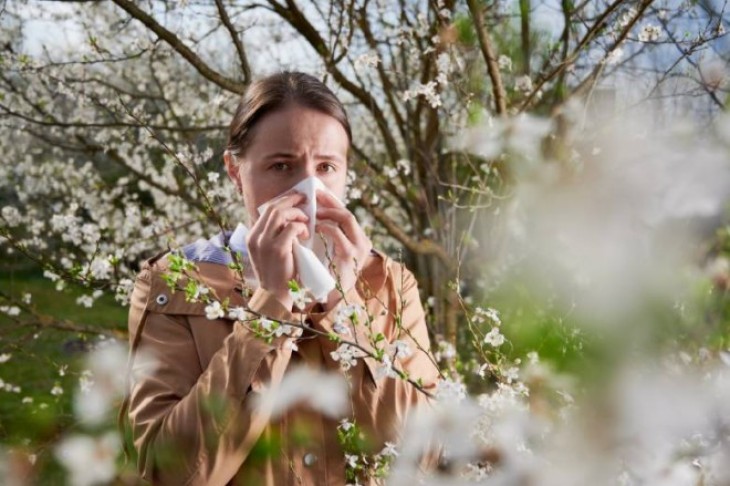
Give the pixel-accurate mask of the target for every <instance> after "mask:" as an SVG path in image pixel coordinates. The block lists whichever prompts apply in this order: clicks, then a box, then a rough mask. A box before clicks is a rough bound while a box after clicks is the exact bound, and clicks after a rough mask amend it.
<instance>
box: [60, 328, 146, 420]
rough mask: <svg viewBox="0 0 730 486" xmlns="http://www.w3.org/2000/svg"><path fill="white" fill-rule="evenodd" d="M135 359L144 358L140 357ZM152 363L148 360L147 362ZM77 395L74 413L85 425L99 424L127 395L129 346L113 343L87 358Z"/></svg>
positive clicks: (99, 348) (75, 396)
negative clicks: (120, 398) (125, 390)
mask: <svg viewBox="0 0 730 486" xmlns="http://www.w3.org/2000/svg"><path fill="white" fill-rule="evenodd" d="M136 359H143V358H141V357H139V356H138V357H137V358H136ZM148 361H149V360H148ZM86 367H87V370H85V371H84V372H83V373H82V375H81V377H80V378H79V389H78V390H77V392H76V393H75V395H74V412H75V414H76V417H77V418H78V419H79V420H81V421H82V422H84V423H86V424H90V425H95V424H100V423H102V422H103V421H104V420H105V419H106V418H108V415H109V412H110V411H111V410H112V408H113V407H114V406H115V403H116V401H117V400H118V399H119V397H120V396H121V395H122V394H123V392H124V387H125V385H126V369H127V351H126V347H125V346H122V345H121V344H118V343H116V342H113V341H109V342H107V343H104V345H103V346H100V347H98V348H97V349H95V350H94V351H92V353H91V354H90V355H89V356H88V357H87V359H86Z"/></svg>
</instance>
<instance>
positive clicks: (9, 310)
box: [0, 305, 20, 316]
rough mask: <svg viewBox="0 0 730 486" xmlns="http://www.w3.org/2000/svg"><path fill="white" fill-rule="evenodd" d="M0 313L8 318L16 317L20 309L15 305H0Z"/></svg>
mask: <svg viewBox="0 0 730 486" xmlns="http://www.w3.org/2000/svg"><path fill="white" fill-rule="evenodd" d="M0 312H3V313H5V314H7V315H9V316H17V315H20V307H18V306H17V305H10V306H7V305H2V306H0Z"/></svg>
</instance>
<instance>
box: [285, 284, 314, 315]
mask: <svg viewBox="0 0 730 486" xmlns="http://www.w3.org/2000/svg"><path fill="white" fill-rule="evenodd" d="M307 294H308V292H307V290H306V289H299V290H292V289H289V295H290V296H291V298H292V300H293V301H294V307H296V308H297V309H299V310H304V309H305V308H306V307H307V304H309V303H310V302H312V299H311V298H310V297H309V295H307Z"/></svg>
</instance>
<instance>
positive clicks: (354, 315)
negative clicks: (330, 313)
mask: <svg viewBox="0 0 730 486" xmlns="http://www.w3.org/2000/svg"><path fill="white" fill-rule="evenodd" d="M363 311H364V309H363V307H362V306H361V305H359V304H347V305H345V304H340V306H339V307H338V308H337V312H336V313H335V319H334V324H333V325H332V330H333V331H335V332H336V333H337V334H339V335H340V336H351V335H352V332H351V331H350V329H351V328H352V326H354V325H356V324H357V323H358V322H359V318H360V315H361V313H362V312H363Z"/></svg>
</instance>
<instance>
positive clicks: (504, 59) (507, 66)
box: [497, 54, 512, 71]
mask: <svg viewBox="0 0 730 486" xmlns="http://www.w3.org/2000/svg"><path fill="white" fill-rule="evenodd" d="M497 64H498V65H499V69H501V70H502V71H512V58H510V57H509V56H506V55H504V54H501V55H500V56H499V59H498V60H497Z"/></svg>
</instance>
